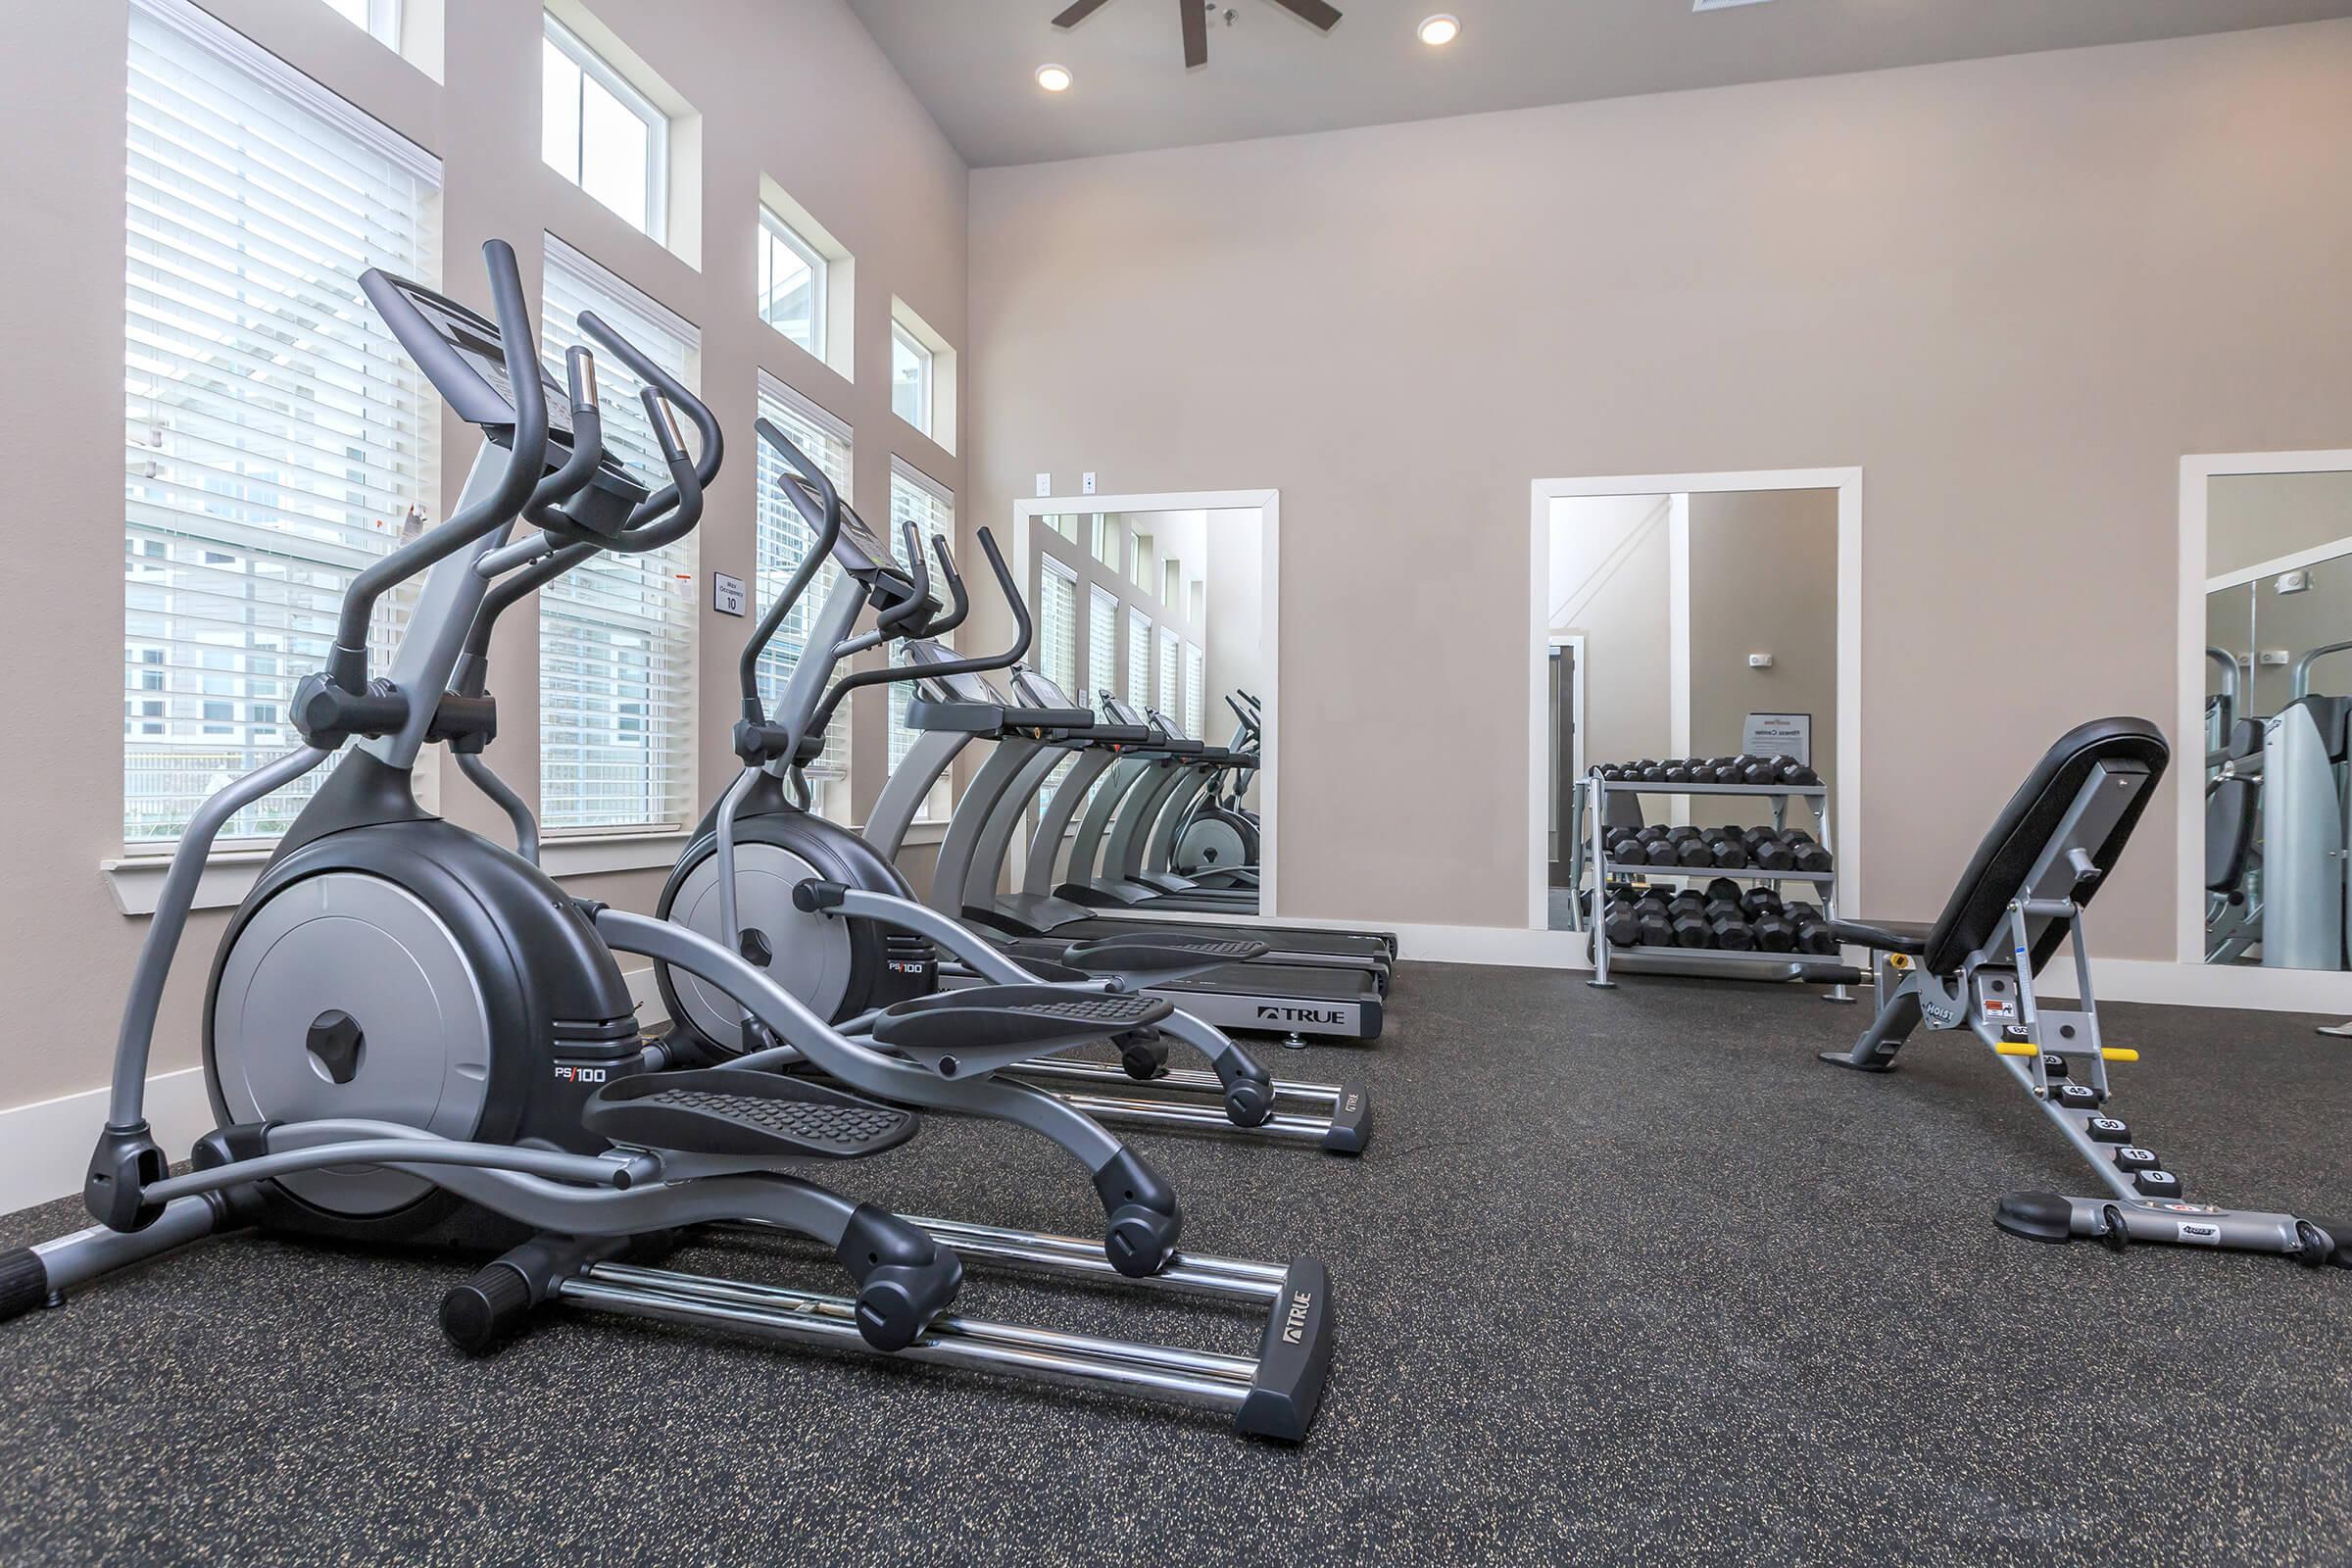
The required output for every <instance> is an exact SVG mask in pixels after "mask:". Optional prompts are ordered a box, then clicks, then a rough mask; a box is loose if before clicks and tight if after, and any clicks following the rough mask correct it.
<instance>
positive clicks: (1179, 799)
mask: <svg viewBox="0 0 2352 1568" xmlns="http://www.w3.org/2000/svg"><path fill="white" fill-rule="evenodd" d="M1103 712H1104V713H1105V714H1106V715H1108V717H1109V719H1110V721H1111V722H1112V723H1114V724H1124V725H1136V724H1143V725H1148V726H1150V727H1151V728H1152V729H1153V730H1156V731H1158V732H1159V734H1160V736H1161V741H1160V745H1161V746H1162V747H1163V748H1164V749H1165V751H1166V756H1165V757H1164V758H1162V759H1160V760H1157V761H1156V763H1155V764H1154V765H1153V766H1152V768H1150V769H1148V770H1146V771H1143V772H1141V773H1139V774H1138V775H1137V776H1136V781H1135V783H1134V786H1133V788H1131V789H1129V790H1128V791H1127V792H1126V793H1125V794H1124V795H1123V796H1122V798H1121V799H1120V801H1119V803H1118V806H1117V809H1116V810H1115V812H1114V813H1113V815H1112V817H1111V820H1110V830H1109V832H1108V834H1107V835H1106V836H1105V837H1104V839H1103V856H1102V859H1101V861H1100V862H1099V863H1097V862H1094V861H1089V862H1087V870H1081V869H1080V862H1079V861H1078V860H1077V859H1075V858H1073V859H1072V860H1071V862H1070V865H1071V870H1070V876H1069V880H1068V881H1067V882H1065V883H1064V884H1063V885H1062V887H1061V888H1060V890H1059V891H1060V893H1061V896H1062V897H1063V898H1066V899H1068V900H1070V901H1071V902H1072V903H1075V904H1082V905H1084V906H1086V907H1089V908H1095V909H1118V908H1131V909H1133V908H1149V909H1174V910H1178V911H1180V912H1185V913H1198V914H1254V913H1256V912H1257V888H1256V886H1255V885H1254V884H1252V885H1250V886H1247V887H1207V886H1204V885H1203V884H1201V883H1199V882H1196V881H1194V880H1193V879H1192V878H1191V877H1188V876H1184V875H1181V874H1180V873H1178V872H1177V871H1175V870H1174V869H1172V868H1171V867H1170V866H1169V864H1168V852H1169V850H1170V848H1171V847H1172V845H1173V842H1174V838H1175V833H1176V829H1177V827H1178V826H1179V825H1180V823H1181V822H1182V820H1183V817H1184V813H1185V811H1186V810H1187V809H1189V808H1190V807H1191V805H1192V803H1193V802H1194V801H1195V800H1197V799H1198V798H1199V797H1200V794H1201V791H1202V790H1204V789H1206V788H1207V787H1208V785H1209V782H1210V781H1211V780H1212V779H1214V778H1215V777H1216V776H1217V774H1218V773H1219V772H1221V771H1222V770H1224V769H1225V768H1227V767H1230V766H1231V765H1233V763H1234V761H1235V760H1236V758H1235V754H1234V753H1233V751H1232V750H1231V748H1229V747H1223V746H1211V745H1209V744H1208V743H1207V742H1206V741H1204V740H1199V739H1196V738H1194V737H1192V736H1188V735H1186V734H1185V733H1184V732H1183V730H1182V729H1180V728H1179V727H1178V726H1177V724H1176V722H1175V720H1173V719H1171V718H1170V717H1168V716H1167V715H1166V714H1164V713H1160V712H1156V711H1145V712H1138V711H1136V710H1135V709H1134V708H1133V707H1131V706H1130V705H1128V704H1126V703H1123V702H1121V701H1119V700H1118V699H1117V698H1115V697H1108V696H1106V697H1104V698H1103ZM1113 776H1114V777H1116V773H1115V770H1114V775H1113ZM1089 871H1091V874H1089Z"/></svg>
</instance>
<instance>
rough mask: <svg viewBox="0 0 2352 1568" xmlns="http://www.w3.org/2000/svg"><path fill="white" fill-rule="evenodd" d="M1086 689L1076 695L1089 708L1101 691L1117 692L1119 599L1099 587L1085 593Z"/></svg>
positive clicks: (1093, 704)
mask: <svg viewBox="0 0 2352 1568" xmlns="http://www.w3.org/2000/svg"><path fill="white" fill-rule="evenodd" d="M1085 687H1086V690H1085V691H1084V692H1083V693H1079V694H1076V695H1077V697H1078V701H1079V702H1080V703H1081V704H1082V705H1084V706H1085V707H1088V708H1094V707H1096V706H1097V704H1098V701H1099V699H1100V695H1101V694H1102V693H1103V692H1115V691H1117V690H1118V689H1119V599H1118V596H1117V595H1116V594H1111V593H1105V592H1104V591H1103V590H1102V589H1101V588H1089V589H1088V590H1087V591H1086V680H1085Z"/></svg>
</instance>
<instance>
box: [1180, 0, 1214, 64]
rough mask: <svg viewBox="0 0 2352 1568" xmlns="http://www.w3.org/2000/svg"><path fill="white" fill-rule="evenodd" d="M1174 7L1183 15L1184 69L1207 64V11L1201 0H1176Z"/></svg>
mask: <svg viewBox="0 0 2352 1568" xmlns="http://www.w3.org/2000/svg"><path fill="white" fill-rule="evenodd" d="M1176 9H1177V10H1178V11H1179V12H1181V13H1183V15H1184V69H1185V70H1187V71H1190V70H1192V69H1193V68H1194V67H1195V66H1205V65H1207V64H1208V12H1207V11H1206V10H1204V9H1202V7H1201V0H1176Z"/></svg>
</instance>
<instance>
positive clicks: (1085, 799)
mask: <svg viewBox="0 0 2352 1568" xmlns="http://www.w3.org/2000/svg"><path fill="white" fill-rule="evenodd" d="M1012 679H1013V690H1014V691H1015V692H1016V693H1018V694H1019V695H1020V697H1021V700H1022V701H1023V702H1026V703H1030V704H1040V703H1061V702H1064V701H1066V699H1064V698H1063V696H1062V694H1061V688H1059V687H1058V686H1056V685H1054V682H1052V681H1050V680H1048V679H1047V678H1046V677H1045V676H1043V675H1040V674H1038V673H1037V672H1036V671H1034V670H1026V669H1024V670H1019V671H1016V672H1015V673H1014V675H1013V678H1012ZM1103 710H1104V711H1103V716H1102V717H1100V718H1097V719H1096V720H1094V722H1093V725H1092V726H1091V727H1090V728H1089V729H1087V730H1086V731H1084V732H1082V733H1080V734H1077V735H1074V736H1072V737H1071V738H1070V740H1069V742H1068V743H1067V749H1068V750H1071V751H1075V752H1076V753H1077V758H1076V760H1074V761H1073V762H1072V763H1071V764H1070V770H1069V772H1068V773H1067V774H1066V775H1064V777H1063V779H1062V782H1061V784H1060V785H1059V786H1058V787H1056V788H1055V790H1054V795H1053V798H1052V799H1051V800H1050V801H1048V802H1047V803H1046V806H1045V808H1044V813H1043V815H1042V816H1040V818H1039V825H1038V831H1037V834H1036V836H1035V841H1034V843H1033V846H1032V849H1031V851H1030V856H1029V860H1028V864H1027V866H1026V868H1025V872H1024V874H1023V876H1022V877H1021V879H1020V881H1021V891H1020V892H1018V893H1016V894H1013V895H1011V896H1009V897H1007V898H1005V899H1001V900H1000V901H999V908H1000V912H1001V913H1002V914H1003V915H1004V916H1005V918H1007V919H1012V920H1019V921H1023V922H1026V923H1028V924H1029V925H1031V926H1033V927H1035V928H1038V929H1042V930H1049V931H1051V932H1052V933H1053V934H1054V935H1055V936H1059V937H1065V938H1067V939H1069V940H1071V941H1078V940H1081V939H1082V937H1083V936H1084V935H1086V934H1088V933H1089V932H1091V933H1092V934H1094V935H1100V936H1107V935H1110V934H1112V933H1113V932H1116V931H1124V930H1133V929H1136V927H1137V925H1138V922H1137V921H1136V920H1134V919H1130V918H1123V916H1124V914H1125V910H1124V909H1123V908H1114V907H1103V908H1101V909H1097V908H1094V907H1089V906H1087V905H1085V904H1082V903H1080V902H1078V901H1076V900H1074V899H1071V898H1070V897H1068V893H1069V890H1070V888H1071V887H1072V885H1074V884H1076V883H1078V882H1079V881H1080V880H1081V878H1082V876H1083V874H1084V873H1083V871H1082V869H1081V868H1083V867H1091V866H1094V865H1096V864H1097V863H1099V862H1101V861H1102V860H1103V857H1105V856H1109V855H1115V854H1121V853H1124V852H1123V851H1122V850H1119V849H1116V848H1114V847H1112V845H1111V842H1110V840H1111V837H1112V825H1113V823H1114V821H1115V819H1116V818H1117V817H1118V816H1119V814H1120V810H1119V808H1120V804H1121V801H1122V800H1123V799H1125V798H1127V795H1128V792H1129V791H1130V790H1131V789H1133V788H1137V787H1140V786H1141V785H1142V784H1144V783H1146V782H1148V781H1149V780H1150V779H1151V778H1152V777H1153V776H1154V775H1155V774H1158V773H1161V772H1164V771H1169V770H1174V771H1178V772H1183V771H1188V769H1187V768H1186V767H1185V766H1184V765H1183V764H1186V763H1188V762H1191V761H1194V760H1199V761H1200V762H1201V770H1202V771H1203V772H1205V771H1208V770H1213V768H1214V767H1216V766H1218V765H1221V763H1222V762H1223V761H1224V760H1226V759H1227V758H1228V757H1229V756H1230V754H1229V753H1228V752H1227V751H1226V750H1224V749H1222V748H1208V747H1203V746H1202V745H1201V743H1200V742H1198V741H1193V740H1187V739H1185V738H1184V737H1182V736H1176V735H1171V734H1169V733H1168V731H1167V730H1166V728H1165V727H1164V724H1163V723H1162V722H1155V721H1154V720H1153V719H1152V718H1148V717H1146V716H1145V715H1143V714H1140V713H1138V712H1137V711H1135V710H1134V709H1133V708H1130V707H1129V706H1128V705H1127V704H1125V703H1122V702H1120V701H1118V700H1117V699H1116V698H1113V697H1110V696H1108V695H1107V694H1105V696H1104V698H1103ZM1161 759H1166V760H1168V763H1169V766H1168V767H1162V766H1161V765H1160V760H1161ZM1059 760H1060V758H1059V756H1056V757H1055V758H1054V760H1053V761H1050V762H1048V763H1047V764H1045V765H1044V766H1043V767H1041V768H1039V769H1038V770H1037V777H1036V782H1035V783H1034V784H1032V785H1031V786H1030V788H1029V790H1028V791H1027V794H1026V795H1024V797H1023V798H1022V799H1020V800H1018V801H1016V802H1015V803H1014V807H1015V809H1016V810H1019V809H1027V807H1028V805H1029V797H1033V796H1034V795H1035V794H1036V793H1037V791H1038V790H1039V789H1042V788H1043V787H1044V784H1045V780H1046V777H1047V776H1048V775H1049V774H1051V773H1052V771H1053V768H1054V763H1056V762H1058V761H1059ZM1130 768H1132V771H1128V772H1127V776H1126V777H1125V778H1122V777H1121V776H1120V775H1121V773H1122V771H1126V770H1129V769H1130ZM1106 770H1107V771H1108V773H1109V775H1110V776H1109V777H1107V778H1103V774H1104V773H1105V771H1106ZM1098 778H1103V783H1102V787H1101V788H1100V789H1097V788H1095V782H1096V780H1097V779H1098ZM1177 804H1178V803H1177V802H1175V801H1171V803H1170V807H1171V809H1174V808H1175V806H1176V805H1177ZM1082 810H1083V811H1084V813H1085V814H1084V817H1083V819H1081V820H1080V821H1079V823H1078V829H1077V833H1076V836H1075V837H1074V838H1072V839H1071V841H1070V851H1069V859H1068V866H1067V872H1066V875H1067V877H1068V878H1069V880H1068V881H1066V882H1064V883H1063V885H1062V887H1061V888H1060V889H1058V890H1056V889H1055V888H1054V864H1055V862H1056V860H1057V859H1058V858H1059V857H1058V849H1059V845H1060V841H1061V839H1062V837H1063V836H1064V835H1065V834H1067V833H1069V831H1070V827H1069V824H1070V822H1071V820H1072V819H1073V818H1074V817H1078V816H1079V814H1080V812H1081V811H1082ZM1160 825H1161V826H1163V827H1164V826H1165V822H1164V819H1163V820H1162V821H1161V823H1160ZM1136 843H1137V845H1138V848H1139V852H1140V851H1141V850H1142V849H1143V848H1144V847H1145V841H1144V840H1143V839H1142V838H1141V836H1140V834H1139V835H1138V838H1137V840H1136ZM1249 897H1250V901H1251V902H1250V903H1248V904H1246V905H1245V906H1244V907H1243V908H1242V909H1241V910H1239V911H1237V912H1239V913H1243V914H1254V913H1256V912H1258V911H1257V909H1256V907H1255V904H1254V900H1255V890H1254V889H1252V890H1250V891H1249ZM1135 907H1136V908H1139V909H1143V910H1148V911H1152V912H1156V911H1157V910H1159V909H1165V908H1173V907H1175V906H1173V905H1169V904H1152V903H1149V902H1146V903H1141V904H1139V905H1137V906H1135ZM1186 912H1190V913H1210V912H1223V911H1212V910H1209V909H1207V908H1205V907H1204V908H1201V909H1196V910H1189V911H1186ZM1090 917H1092V919H1093V924H1091V925H1090V924H1089V923H1088V921H1089V919H1090ZM1152 924H1153V925H1157V926H1160V927H1162V928H1164V927H1165V926H1166V924H1167V922H1166V921H1164V920H1158V919H1154V920H1153V921H1152ZM1193 929H1198V930H1207V931H1217V932H1223V933H1225V934H1227V935H1231V934H1233V933H1234V932H1235V931H1236V930H1237V929H1242V928H1238V927H1236V926H1235V925H1232V924H1229V923H1225V922H1222V921H1220V922H1219V923H1218V924H1216V925H1213V926H1207V925H1203V926H1198V927H1194V928H1193ZM1246 929H1247V930H1248V931H1249V933H1250V936H1251V937H1253V938H1254V939H1256V940H1259V941H1262V942H1264V943H1265V944H1266V946H1267V949H1268V951H1267V954H1266V956H1265V959H1264V960H1263V961H1265V962H1268V963H1278V964H1306V965H1311V966H1315V967H1325V968H1349V969H1362V970H1366V971H1368V972H1370V973H1372V974H1374V975H1376V976H1378V977H1379V978H1380V980H1381V982H1382V985H1383V988H1384V989H1385V988H1386V985H1387V978H1388V971H1389V968H1390V965H1391V963H1392V962H1393V960H1394V959H1395V957H1396V956H1397V939H1396V937H1395V936H1394V935H1393V934H1390V933H1386V932H1369V931H1344V930H1339V929H1337V928H1334V927H1328V926H1287V925H1285V926H1273V925H1269V926H1249V927H1247V928H1246Z"/></svg>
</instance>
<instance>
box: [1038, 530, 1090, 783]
mask: <svg viewBox="0 0 2352 1568" xmlns="http://www.w3.org/2000/svg"><path fill="white" fill-rule="evenodd" d="M1037 669H1038V673H1039V674H1041V675H1043V676H1045V677H1046V679H1048V680H1050V681H1052V682H1053V683H1054V685H1056V686H1058V687H1060V688H1061V690H1062V695H1063V696H1065V697H1069V698H1070V699H1071V700H1072V701H1074V702H1079V703H1081V704H1082V705H1083V703H1084V699H1082V698H1079V697H1078V696H1077V695H1076V694H1077V691H1078V574H1077V573H1076V572H1075V571H1072V570H1071V569H1070V568H1069V567H1068V566H1066V565H1064V564H1062V563H1061V562H1059V561H1056V560H1055V559H1054V557H1052V556H1046V555H1041V556H1040V557H1039V558H1038V579H1037ZM1076 760H1077V755H1076V754H1075V753H1065V754H1063V756H1062V759H1061V760H1060V761H1058V762H1056V763H1054V771H1053V772H1051V773H1049V774H1047V775H1046V782H1045V785H1044V786H1043V787H1042V788H1041V789H1039V791H1038V792H1037V795H1036V798H1035V800H1034V802H1033V809H1035V811H1036V812H1037V814H1039V815H1043V814H1044V812H1045V806H1046V802H1047V800H1049V799H1050V798H1051V797H1052V796H1053V794H1054V790H1055V789H1057V788H1059V787H1060V785H1061V779H1062V775H1063V774H1065V773H1067V772H1068V771H1069V770H1070V766H1071V764H1072V763H1073V762H1075V761H1076Z"/></svg>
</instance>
